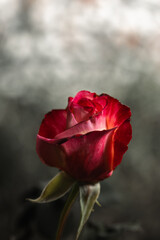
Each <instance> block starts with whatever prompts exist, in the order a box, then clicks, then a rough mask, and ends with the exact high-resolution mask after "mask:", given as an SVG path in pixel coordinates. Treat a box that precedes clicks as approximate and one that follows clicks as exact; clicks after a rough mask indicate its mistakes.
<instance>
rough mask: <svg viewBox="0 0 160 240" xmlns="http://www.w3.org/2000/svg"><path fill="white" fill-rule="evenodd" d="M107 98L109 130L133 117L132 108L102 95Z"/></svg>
mask: <svg viewBox="0 0 160 240" xmlns="http://www.w3.org/2000/svg"><path fill="white" fill-rule="evenodd" d="M101 96H103V97H106V99H107V100H108V104H107V106H106V117H107V129H111V128H113V127H118V126H120V125H121V124H122V123H123V122H124V121H125V120H127V119H129V118H130V117H131V111H130V108H129V107H127V106H125V105H123V104H121V103H120V102H119V101H118V100H117V99H115V98H112V97H110V96H109V95H107V94H103V95H101Z"/></svg>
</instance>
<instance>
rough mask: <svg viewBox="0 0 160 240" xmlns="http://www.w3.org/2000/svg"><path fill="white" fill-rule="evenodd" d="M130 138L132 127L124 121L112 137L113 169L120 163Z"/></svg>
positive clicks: (127, 121) (128, 122)
mask: <svg viewBox="0 0 160 240" xmlns="http://www.w3.org/2000/svg"><path fill="white" fill-rule="evenodd" d="M131 138H132V127H131V124H130V121H129V120H126V121H125V122H124V123H123V124H122V125H121V126H120V127H119V128H118V129H117V130H116V132H115V136H114V164H113V169H114V168H115V167H116V166H117V165H119V164H120V163H121V161H122V157H123V155H124V153H125V152H126V151H127V149H128V147H127V145H128V144H129V142H130V140H131Z"/></svg>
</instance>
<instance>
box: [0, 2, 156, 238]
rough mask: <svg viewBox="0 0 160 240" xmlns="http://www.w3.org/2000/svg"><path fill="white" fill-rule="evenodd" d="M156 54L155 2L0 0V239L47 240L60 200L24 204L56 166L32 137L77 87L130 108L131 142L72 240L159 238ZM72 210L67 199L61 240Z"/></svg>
mask: <svg viewBox="0 0 160 240" xmlns="http://www.w3.org/2000/svg"><path fill="white" fill-rule="evenodd" d="M159 56H160V2H159V0H134V1H132V0H112V1H107V0H54V1H53V0H23V1H22V0H0V136H1V137H0V152H1V154H0V156H1V160H0V238H1V239H3V240H6V239H9V240H25V239H26V240H50V239H54V236H55V231H56V227H57V221H58V218H59V214H60V210H61V209H62V207H63V205H64V202H65V200H66V198H65V197H64V198H63V199H61V200H58V201H56V202H54V203H49V204H43V205H36V204H32V203H29V202H27V201H26V200H25V199H26V198H27V197H35V196H37V195H38V194H39V193H40V191H41V189H42V188H43V186H44V185H45V183H46V182H47V181H48V180H50V179H51V178H52V177H53V176H54V175H55V173H56V172H57V170H55V169H53V168H49V167H47V166H45V165H43V164H42V163H41V162H40V160H39V159H38V157H37V154H36V151H35V144H36V134H37V131H38V129H39V126H40V123H41V120H42V118H43V116H44V114H45V113H46V112H48V111H50V110H51V109H53V108H65V107H66V104H67V98H68V96H74V95H75V94H76V92H77V91H79V90H83V89H85V90H89V91H94V92H96V93H98V94H100V93H102V92H104V93H108V94H110V95H112V96H114V97H116V98H118V99H119V100H120V101H121V102H123V103H124V104H126V105H128V106H130V108H131V111H132V126H133V139H132V141H131V143H130V144H129V150H128V152H127V153H126V154H125V156H124V158H123V162H122V164H121V165H120V166H119V167H118V168H117V169H116V170H115V172H114V174H113V176H112V177H111V178H109V179H107V180H105V181H103V182H102V192H101V196H100V199H99V201H100V203H101V205H102V207H101V208H99V207H98V206H96V207H95V211H94V213H92V215H91V218H90V220H89V222H88V223H87V225H86V226H85V229H84V231H83V233H82V235H81V238H80V239H83V240H90V239H92V240H104V239H109V240H110V239H111V240H121V239H123V240H125V239H127V240H128V239H129V240H147V239H149V240H150V239H152V240H157V239H160V214H159V211H160V104H159V101H160V57H159ZM79 212H80V209H79V203H78V201H77V202H76V204H75V206H74V207H73V209H72V212H71V215H70V217H69V219H68V223H67V225H66V228H65V232H64V235H63V239H64V240H72V239H74V234H75V231H76V228H77V226H78V221H79V217H80V214H79Z"/></svg>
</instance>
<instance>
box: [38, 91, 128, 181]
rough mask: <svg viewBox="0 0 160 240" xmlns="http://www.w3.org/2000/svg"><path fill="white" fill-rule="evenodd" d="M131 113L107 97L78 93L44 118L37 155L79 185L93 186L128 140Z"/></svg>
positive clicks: (116, 162) (115, 161)
mask: <svg viewBox="0 0 160 240" xmlns="http://www.w3.org/2000/svg"><path fill="white" fill-rule="evenodd" d="M130 117H131V111H130V109H129V107H127V106H125V105H123V104H121V103H120V102H119V101H118V100H117V99H115V98H113V97H111V96H109V95H107V94H101V95H97V94H96V93H91V92H89V91H80V92H78V93H77V94H76V96H75V97H74V98H72V97H69V99H68V106H67V108H66V109H60V110H52V111H51V112H49V113H47V114H46V115H45V118H44V119H43V121H42V123H41V126H40V129H39V132H38V135H37V147H36V148H37V153H38V155H39V157H40V159H41V160H42V162H44V163H45V164H47V165H49V166H52V167H56V168H58V169H60V170H62V171H64V172H65V173H67V174H68V175H69V176H71V177H72V178H73V179H75V180H76V181H78V182H82V183H96V182H99V181H101V180H103V179H105V178H108V177H109V176H111V175H112V173H113V170H114V169H115V168H116V167H117V165H119V164H120V163H121V160H122V157H123V155H124V153H125V152H126V151H127V149H128V147H127V145H128V144H129V142H130V140H131V138H132V128H131V125H130Z"/></svg>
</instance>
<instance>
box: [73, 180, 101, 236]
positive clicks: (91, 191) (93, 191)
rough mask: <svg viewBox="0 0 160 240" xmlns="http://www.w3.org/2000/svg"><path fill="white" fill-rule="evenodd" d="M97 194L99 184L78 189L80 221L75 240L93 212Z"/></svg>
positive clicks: (98, 192)
mask: <svg viewBox="0 0 160 240" xmlns="http://www.w3.org/2000/svg"><path fill="white" fill-rule="evenodd" d="M99 194H100V184H99V183H96V184H94V185H83V186H81V187H80V205H81V220H80V224H79V228H78V231H77V236H76V240H78V238H79V235H80V233H81V231H82V228H83V226H84V224H85V223H86V222H87V220H88V218H89V216H90V214H91V212H92V211H93V207H94V204H95V203H96V202H97V199H98V196H99Z"/></svg>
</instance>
